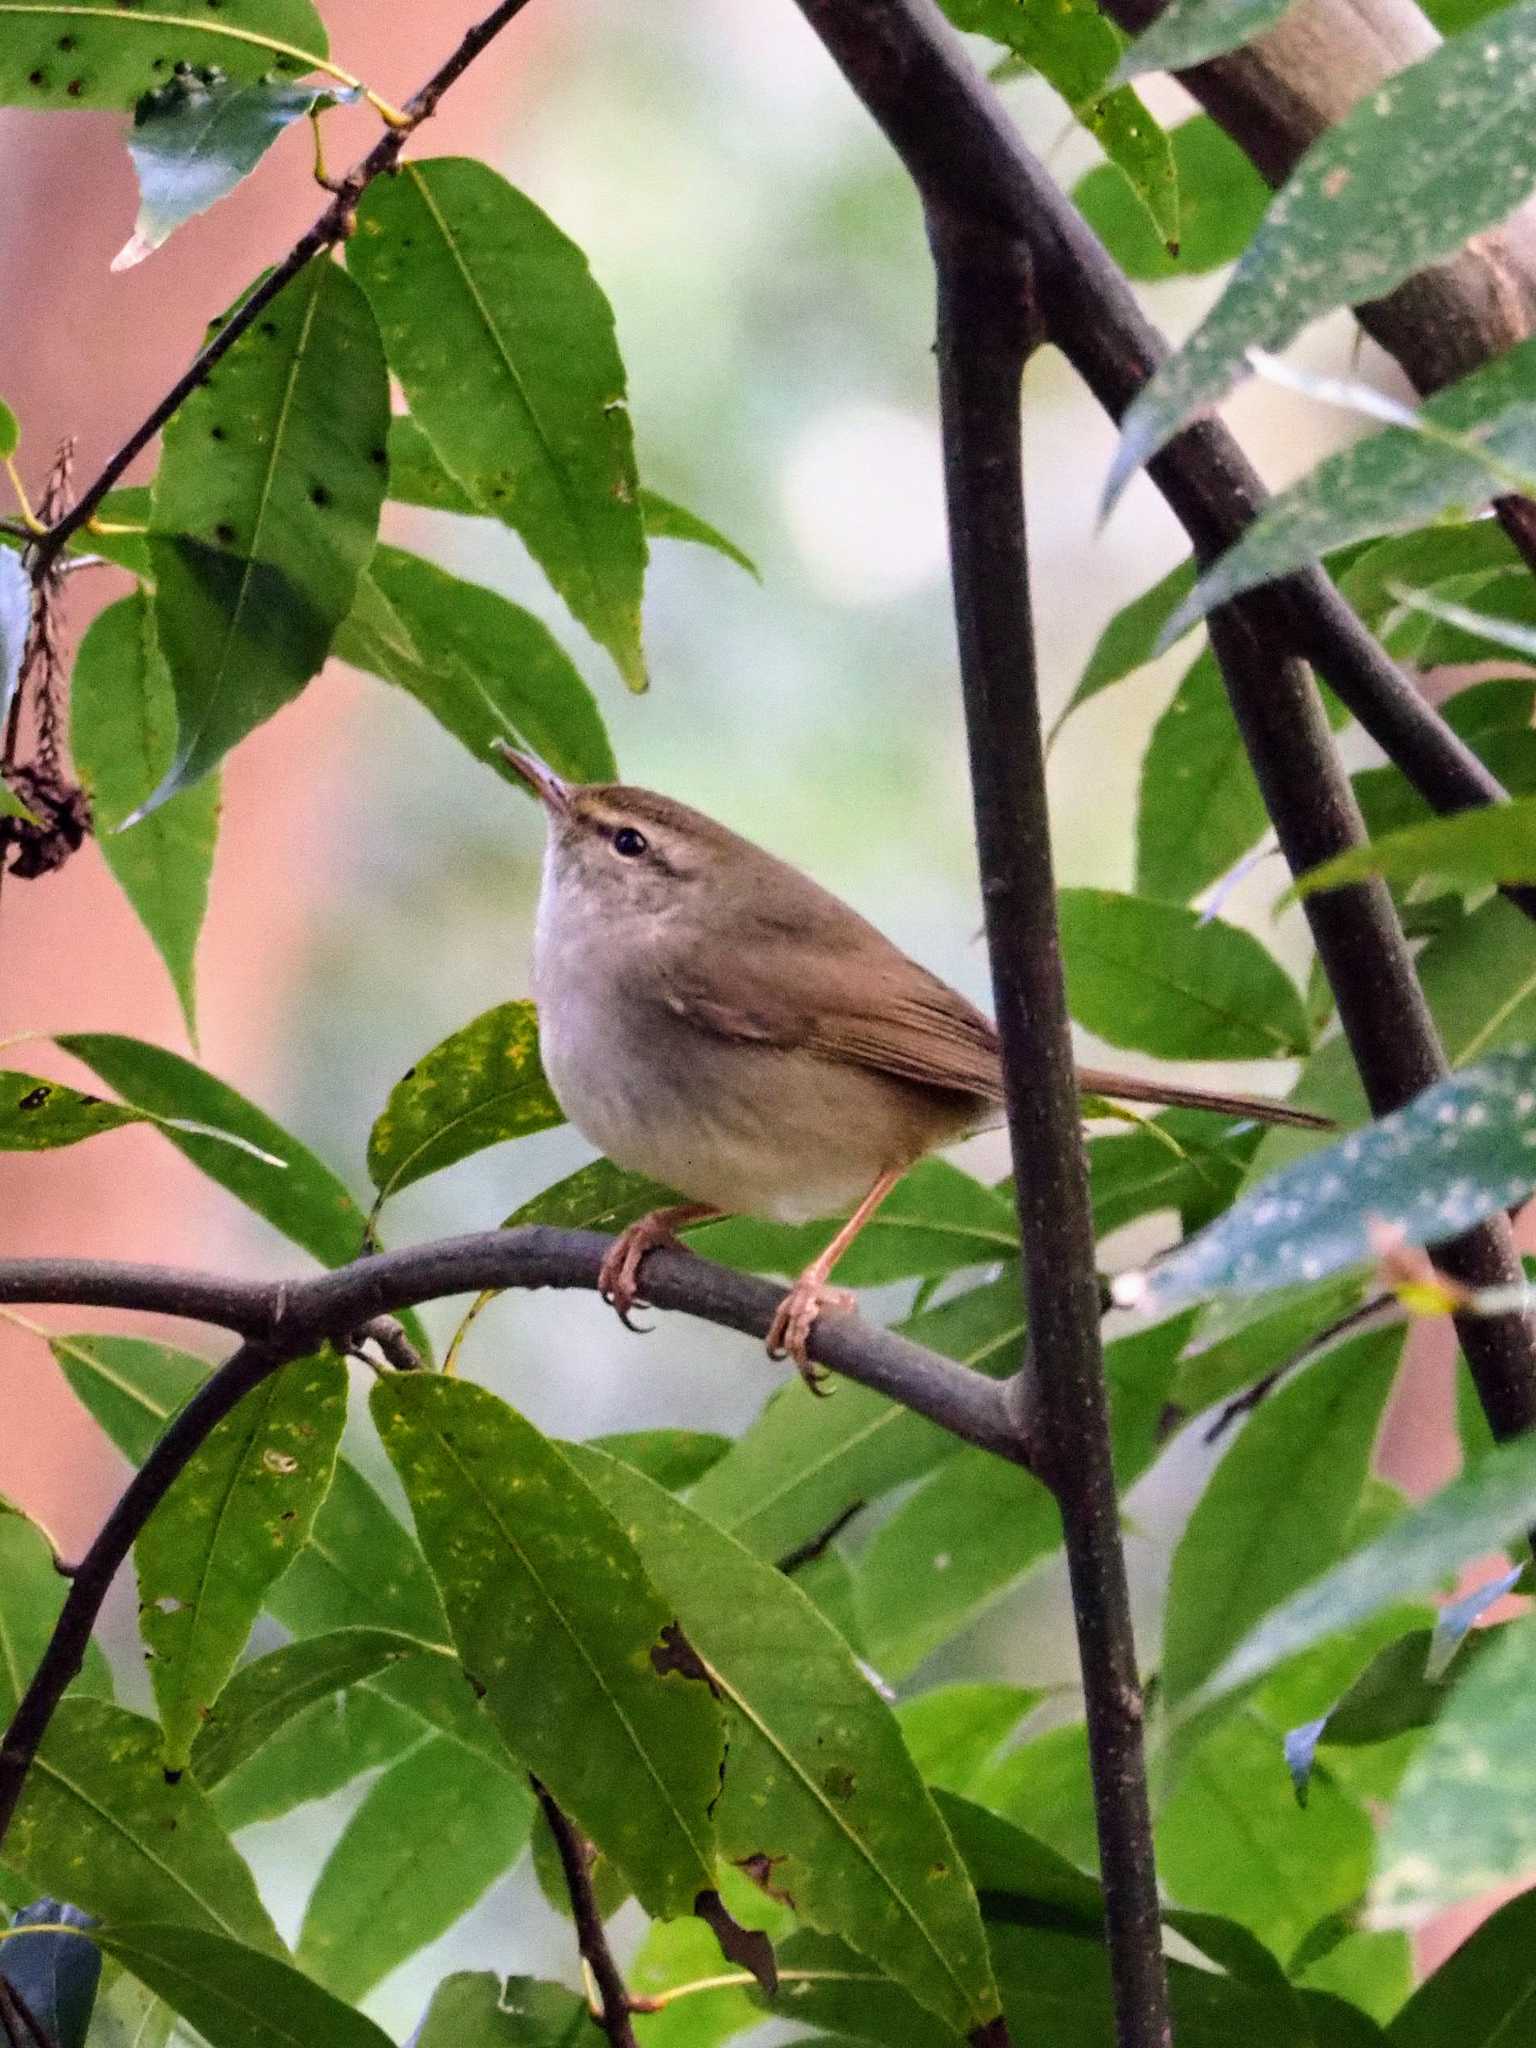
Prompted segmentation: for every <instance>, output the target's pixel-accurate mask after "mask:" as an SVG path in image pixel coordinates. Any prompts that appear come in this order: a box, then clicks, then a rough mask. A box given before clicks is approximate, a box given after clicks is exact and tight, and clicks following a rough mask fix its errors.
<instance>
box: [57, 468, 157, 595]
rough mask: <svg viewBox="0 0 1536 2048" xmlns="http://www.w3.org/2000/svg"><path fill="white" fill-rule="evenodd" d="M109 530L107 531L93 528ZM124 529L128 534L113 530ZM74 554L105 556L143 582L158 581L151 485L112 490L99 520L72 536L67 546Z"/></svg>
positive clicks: (69, 551)
mask: <svg viewBox="0 0 1536 2048" xmlns="http://www.w3.org/2000/svg"><path fill="white" fill-rule="evenodd" d="M103 527H104V528H106V529H107V530H106V531H97V530H93V529H97V528H103ZM117 527H122V528H125V529H126V531H123V532H117V531H113V529H114V528H117ZM66 552H67V553H69V554H72V555H101V556H103V557H104V558H105V559H106V560H107V561H109V562H116V563H117V564H118V566H119V568H123V569H126V570H127V571H128V573H129V574H130V575H132V576H137V577H139V578H140V580H141V581H143V582H146V583H151V582H153V581H154V568H153V565H152V563H151V562H150V559H149V485H148V484H125V485H124V486H123V487H122V488H121V489H120V490H116V491H108V493H107V495H106V496H105V497H104V498H103V499H102V501H101V503H100V505H99V506H98V507H97V508H96V517H95V519H93V520H89V521H87V523H86V524H85V525H84V526H83V527H81V528H80V530H79V532H78V533H75V534H72V535H71V536H70V539H69V541H68V542H67V543H66Z"/></svg>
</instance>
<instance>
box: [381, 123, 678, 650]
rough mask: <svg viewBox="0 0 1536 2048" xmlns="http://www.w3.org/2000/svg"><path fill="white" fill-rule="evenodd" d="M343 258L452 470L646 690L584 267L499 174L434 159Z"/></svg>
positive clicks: (636, 593) (610, 420) (403, 185)
mask: <svg viewBox="0 0 1536 2048" xmlns="http://www.w3.org/2000/svg"><path fill="white" fill-rule="evenodd" d="M347 263H348V267H349V268H350V269H351V271H352V273H353V275H354V276H355V277H357V278H358V280H359V281H360V282H361V283H362V285H363V287H364V289H365V290H366V291H367V293H368V296H369V298H370V299H371V300H372V302H373V307H374V310H375V312H376V313H377V314H378V318H379V325H380V327H381V328H382V329H383V330H384V337H385V346H386V349H387V351H388V354H389V366H390V368H391V369H392V370H393V372H394V373H395V375H396V376H397V377H398V378H399V380H400V383H401V385H402V386H403V387H404V390H405V396H406V402H407V404H408V405H409V407H410V409H411V412H412V415H413V416H414V417H415V419H416V421H417V422H418V424H419V425H420V426H421V428H422V430H423V432H424V433H425V434H426V436H427V439H428V440H429V441H430V442H431V444H432V446H433V448H434V449H435V451H436V453H437V455H438V457H439V459H440V460H441V461H442V462H443V463H444V465H445V466H446V467H447V468H448V469H449V470H450V471H451V472H452V473H453V475H454V476H455V477H457V479H458V480H459V482H460V483H461V484H463V485H464V486H465V488H466V489H467V490H468V491H469V492H470V493H471V495H472V496H473V497H474V498H475V499H476V500H477V501H478V502H479V503H480V504H481V506H482V507H483V508H484V509H485V510H486V511H487V512H489V513H491V514H492V515H493V516H495V517H497V518H500V519H503V520H505V522H506V523H507V524H508V525H509V526H512V527H513V528H515V530H516V531H517V532H518V534H520V535H521V537H522V539H523V541H524V542H525V544H526V545H527V548H528V551H529V553H530V554H531V555H532V556H533V558H534V560H535V561H536V562H537V563H538V564H539V566H540V568H541V569H543V571H544V573H545V574H546V575H547V576H548V577H549V580H550V582H551V583H552V584H553V585H554V587H555V589H556V590H557V591H558V592H559V594H560V596H561V597H562V598H563V599H564V600H565V603H566V604H567V606H568V607H569V609H570V611H571V614H572V616H573V617H574V618H575V619H576V620H577V621H578V623H579V624H581V625H583V626H585V627H586V629H587V631H588V632H589V633H590V634H591V635H592V637H593V639H594V640H596V641H597V643H598V645H599V646H601V647H605V648H606V649H607V650H608V652H609V653H610V654H611V655H612V656H613V659H614V662H615V664H616V666H617V667H618V670H619V673H620V675H622V676H623V678H624V680H625V681H626V682H627V683H628V684H629V685H630V687H631V688H632V689H643V688H644V687H645V663H644V658H643V656H642V654H641V650H640V592H641V584H642V581H643V579H644V574H645V560H646V547H645V530H644V525H643V522H642V520H641V516H640V507H639V503H638V482H637V479H636V476H635V462H634V447H633V443H632V439H631V434H630V425H629V414H628V410H627V408H626V406H625V402H624V365H623V363H622V361H621V360H620V357H619V351H618V346H617V343H616V341H615V339H614V332H613V314H612V311H611V309H610V307H609V305H608V301H607V300H606V299H605V298H604V296H603V294H602V292H601V290H600V289H599V288H598V285H597V284H596V282H595V281H594V279H593V277H592V274H591V271H590V270H589V269H588V267H587V259H586V257H585V256H584V255H583V254H582V252H581V250H580V249H578V248H577V246H576V244H575V243H574V242H572V241H570V240H569V239H568V238H567V237H566V236H565V235H563V234H562V233H561V232H560V230H559V228H557V227H556V226H555V224H554V222H553V221H552V220H550V218H549V217H548V215H547V214H544V213H542V212H540V210H539V208H538V207H536V206H535V205H534V204H533V202H532V200H531V199H528V198H527V197H525V196H524V194H523V193H521V192H519V191H517V190H516V189H515V188H514V187H513V186H511V185H509V184H508V183H507V182H506V180H505V179H504V178H501V177H498V176H497V174H496V173H495V172H494V171H493V170H491V169H490V167H489V166H488V165H486V164H482V163H477V162H474V161H473V160H472V159H470V158H467V157H439V158H436V159H434V160H432V161H429V162H425V163H423V162H413V163H408V164H406V165H405V166H404V167H403V168H402V169H401V171H400V173H399V175H398V176H396V177H393V178H376V179H375V180H374V182H373V183H372V184H371V185H370V186H369V188H368V190H367V191H366V192H365V193H364V195H363V198H362V201H361V203H360V204H359V207H358V226H357V233H356V234H355V235H354V236H353V237H352V239H351V241H349V242H348V244H347Z"/></svg>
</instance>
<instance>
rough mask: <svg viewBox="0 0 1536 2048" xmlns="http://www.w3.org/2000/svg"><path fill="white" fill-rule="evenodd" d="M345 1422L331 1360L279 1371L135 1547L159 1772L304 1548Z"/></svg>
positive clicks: (194, 1463)
mask: <svg viewBox="0 0 1536 2048" xmlns="http://www.w3.org/2000/svg"><path fill="white" fill-rule="evenodd" d="M346 1414H347V1372H346V1367H345V1366H344V1365H343V1364H342V1362H341V1360H340V1358H338V1357H337V1356H336V1355H335V1354H334V1353H333V1352H329V1351H323V1352H320V1353H318V1354H317V1355H316V1356H315V1357H313V1358H304V1359H298V1360H296V1361H295V1362H294V1363H293V1364H291V1365H285V1366H284V1367H283V1368H282V1370H281V1371H280V1372H276V1373H273V1374H272V1375H271V1376H270V1377H269V1378H268V1379H267V1380H265V1381H264V1382H263V1383H262V1384H261V1385H260V1386H259V1387H255V1388H253V1389H252V1391H251V1392H250V1393H249V1394H247V1395H246V1397H245V1399H244V1400H243V1401H242V1402H241V1403H240V1404H239V1406H238V1407H237V1408H235V1409H234V1410H233V1411H232V1413H230V1414H229V1415H226V1416H225V1418H224V1420H223V1421H222V1422H220V1423H218V1424H217V1425H216V1426H215V1428H214V1429H213V1430H212V1431H211V1432H210V1433H209V1435H208V1436H207V1437H206V1438H205V1440H204V1441H203V1443H202V1445H201V1446H200V1447H199V1449H198V1450H197V1451H196V1452H195V1453H194V1454H193V1456H192V1458H191V1459H190V1460H189V1462H188V1463H187V1464H186V1465H185V1466H184V1467H183V1469H182V1470H181V1472H180V1473H179V1474H178V1475H177V1477H176V1479H175V1480H174V1482H173V1483H172V1485H171V1486H170V1488H169V1489H168V1491H167V1492H166V1494H165V1496H164V1498H163V1499H162V1500H161V1501H160V1503H159V1505H158V1506H157V1507H156V1509H155V1512H154V1513H153V1514H152V1515H151V1516H150V1518H149V1521H148V1522H147V1523H146V1524H145V1527H144V1530H143V1533H142V1534H141V1535H140V1537H139V1540H138V1542H137V1543H136V1544H135V1545H134V1564H135V1568H136V1570H137V1573H138V1581H139V1628H140V1632H141V1634H142V1635H143V1638H144V1643H145V1647H146V1649H147V1650H148V1652H149V1657H150V1665H149V1675H150V1679H151V1681H152V1682H153V1685H154V1689H155V1702H156V1705H157V1706H158V1707H159V1710H160V1722H161V1726H162V1727H163V1729H164V1730H165V1764H166V1768H167V1770H170V1771H180V1770H182V1769H184V1768H185V1766H186V1764H187V1762H188V1760H189V1759H190V1757H191V1754H192V1743H193V1739H194V1737H195V1736H196V1734H197V1732H198V1729H199V1728H200V1727H201V1726H202V1723H203V1720H204V1717H205V1716H206V1715H207V1713H208V1711H209V1709H210V1708H211V1707H212V1705H213V1703H214V1701H215V1700H216V1699H217V1698H218V1696H219V1693H220V1692H221V1691H222V1689H223V1687H224V1684H225V1681H226V1680H227V1679H228V1677H229V1675H230V1673H231V1672H232V1671H233V1670H234V1668H235V1662H236V1660H237V1658H238V1657H239V1655H240V1652H241V1650H242V1649H243V1648H244V1646H245V1640H246V1637H247V1636H248V1635H249V1634H250V1632H251V1626H252V1624H253V1623H254V1621H255V1619H256V1616H257V1614H258V1613H259V1612H260V1611H261V1606H262V1602H263V1599H264V1597H265V1595H266V1592H267V1589H268V1588H269V1587H270V1586H271V1584H272V1583H273V1581H274V1580H276V1579H278V1578H279V1577H281V1575H282V1573H283V1570H284V1569H285V1567H286V1566H287V1565H288V1564H289V1563H290V1562H291V1560H292V1558H293V1556H294V1554H295V1553H296V1552H297V1551H298V1550H299V1549H300V1548H301V1547H302V1546H303V1544H304V1542H305V1540H306V1539H307V1537H308V1535H309V1531H310V1528H311V1526H312V1525H313V1523H314V1519H315V1516H316V1514H317V1512H318V1510H319V1508H320V1504H321V1502H322V1501H323V1500H324V1499H325V1496H326V1494H327V1492H328V1491H329V1490H330V1484H331V1474H332V1472H333V1470H334V1469H335V1464H336V1449H337V1445H338V1444H339V1443H340V1441H341V1429H342V1424H343V1423H344V1422H345V1420H346Z"/></svg>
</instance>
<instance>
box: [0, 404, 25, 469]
mask: <svg viewBox="0 0 1536 2048" xmlns="http://www.w3.org/2000/svg"><path fill="white" fill-rule="evenodd" d="M20 442H21V426H20V423H19V422H18V420H17V418H16V415H15V413H13V412H12V411H11V408H10V407H9V406H8V405H7V404H6V403H5V401H4V400H3V399H0V462H9V461H10V459H11V457H12V456H13V455H14V454H15V453H16V450H17V447H18V446H19V445H20Z"/></svg>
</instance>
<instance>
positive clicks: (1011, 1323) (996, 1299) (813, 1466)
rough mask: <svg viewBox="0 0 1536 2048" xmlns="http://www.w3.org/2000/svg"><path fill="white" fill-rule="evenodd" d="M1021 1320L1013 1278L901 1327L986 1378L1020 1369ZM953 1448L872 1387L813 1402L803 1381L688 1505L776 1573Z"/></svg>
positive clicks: (779, 1398)
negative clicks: (853, 1511) (776, 1566)
mask: <svg viewBox="0 0 1536 2048" xmlns="http://www.w3.org/2000/svg"><path fill="white" fill-rule="evenodd" d="M1025 1327H1026V1324H1025V1315H1024V1305H1023V1300H1022V1298H1021V1295H1020V1290H1019V1278H1018V1273H1017V1271H1016V1270H1014V1271H1010V1272H1008V1273H1006V1274H1004V1275H1003V1276H1002V1277H1001V1278H1000V1279H998V1280H995V1281H990V1282H988V1283H987V1284H986V1285H985V1286H982V1287H974V1288H971V1289H970V1290H969V1291H968V1292H967V1293H965V1294H962V1295H958V1296H956V1297H955V1299H954V1300H952V1301H949V1302H946V1303H944V1304H943V1305H942V1306H941V1307H939V1308H935V1309H929V1310H926V1311H925V1312H924V1313H923V1314H921V1315H917V1316H913V1317H911V1318H910V1319H909V1320H908V1321H907V1322H905V1323H904V1324H902V1326H901V1332H902V1335H903V1336H905V1337H910V1338H911V1339H912V1341H913V1342H914V1343H918V1344H926V1345H927V1346H928V1348H929V1349H930V1350H933V1351H938V1352H940V1353H942V1355H943V1356H944V1357H946V1358H953V1359H955V1360H956V1361H957V1362H958V1363H960V1364H962V1365H969V1366H971V1367H973V1368H975V1369H976V1370H977V1371H981V1372H991V1373H993V1374H998V1373H1002V1372H1006V1371H1009V1370H1011V1369H1012V1368H1013V1367H1014V1366H1015V1365H1017V1363H1018V1361H1019V1355H1020V1352H1021V1349H1022V1345H1023V1341H1024V1331H1025ZM957 1453H958V1447H957V1445H956V1443H955V1440H954V1438H953V1437H951V1436H949V1435H948V1434H947V1433H946V1432H945V1431H943V1430H941V1429H939V1428H938V1427H937V1426H936V1425H935V1424H933V1423H931V1422H927V1421H925V1420H924V1419H923V1418H922V1417H921V1416H919V1415H914V1414H913V1413H912V1411H911V1410H910V1409H908V1408H902V1407H899V1406H898V1405H897V1404H896V1403H895V1402H894V1401H888V1400H886V1399H885V1397H884V1396H883V1395H881V1394H876V1393H873V1392H872V1391H871V1390H870V1389H869V1388H868V1387H860V1386H857V1385H854V1384H852V1383H849V1384H848V1385H846V1386H840V1387H839V1388H838V1390H837V1398H836V1400H833V1401H822V1400H817V1399H815V1398H814V1397H813V1396H812V1394H811V1392H810V1389H809V1388H807V1387H805V1386H803V1385H802V1384H801V1382H800V1381H799V1380H798V1379H796V1380H795V1381H793V1382H792V1383H791V1384H789V1385H786V1386H784V1387H781V1388H780V1389H778V1390H777V1391H776V1392H775V1393H774V1394H773V1395H772V1396H770V1398H769V1401H768V1404H767V1406H766V1407H765V1408H764V1410H763V1412H762V1414H761V1415H760V1416H759V1417H758V1418H757V1420H756V1422H754V1423H753V1424H752V1426H751V1427H750V1428H749V1429H747V1430H746V1431H745V1432H744V1433H743V1434H742V1435H741V1436H739V1437H738V1438H737V1439H736V1441H735V1443H734V1444H733V1445H732V1446H731V1448H730V1450H728V1451H727V1452H726V1454H725V1456H724V1457H723V1458H722V1459H721V1460H720V1462H719V1464H718V1465H715V1466H713V1467H711V1469H710V1470H709V1471H708V1472H706V1473H705V1475H704V1477H703V1479H702V1480H701V1481H700V1483H699V1485H698V1486H697V1488H696V1489H695V1490H694V1494H693V1499H692V1504H693V1506H694V1507H695V1508H696V1509H697V1510H698V1511H699V1513H700V1514H702V1515H705V1516H707V1517H708V1518H709V1520H710V1521H712V1522H714V1523H715V1524H716V1525H717V1526H718V1527H720V1528H722V1529H724V1530H725V1531H726V1532H727V1533H728V1534H730V1535H732V1536H734V1537H735V1538H736V1539H737V1541H738V1542H740V1543H743V1544H745V1545H746V1547H747V1548H748V1549H749V1550H750V1551H752V1552H753V1553H754V1555H756V1556H758V1557H761V1558H765V1559H767V1560H768V1561H769V1562H774V1561H776V1560H777V1559H779V1558H781V1557H783V1556H785V1555H786V1554H787V1553H788V1552H789V1551H791V1550H793V1549H795V1548H796V1547H797V1546H799V1545H800V1544H802V1543H806V1542H809V1541H810V1540H811V1539H812V1538H814V1537H815V1536H817V1535H819V1534H820V1532H821V1531H822V1530H823V1529H827V1528H830V1527H831V1525H832V1524H833V1523H834V1522H836V1521H838V1520H839V1519H840V1518H841V1517H842V1516H843V1515H845V1514H846V1513H847V1511H848V1509H849V1508H850V1507H851V1506H853V1505H854V1504H855V1503H863V1502H867V1501H872V1500H875V1499H878V1498H879V1496H880V1495H881V1494H883V1493H886V1492H888V1491H889V1490H890V1488H891V1487H893V1486H897V1485H899V1484H900V1483H901V1482H902V1481H903V1480H906V1479H912V1478H916V1477H917V1476H918V1475H919V1474H920V1473H923V1472H927V1471H930V1470H932V1468H933V1467H934V1466H935V1465H937V1464H938V1463H940V1461H941V1460H943V1459H944V1458H948V1457H953V1456H956V1455H957Z"/></svg>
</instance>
